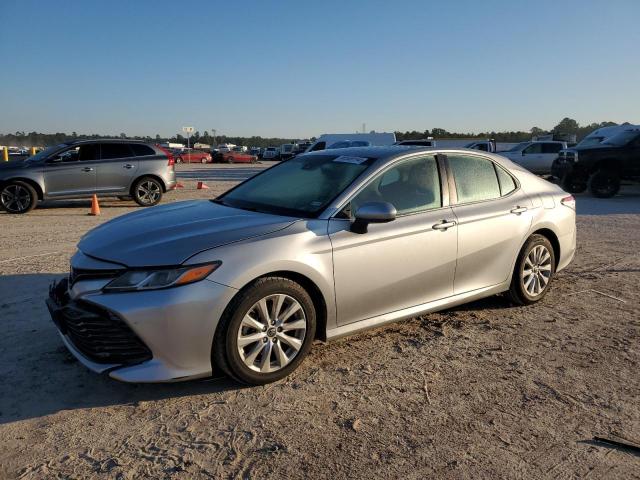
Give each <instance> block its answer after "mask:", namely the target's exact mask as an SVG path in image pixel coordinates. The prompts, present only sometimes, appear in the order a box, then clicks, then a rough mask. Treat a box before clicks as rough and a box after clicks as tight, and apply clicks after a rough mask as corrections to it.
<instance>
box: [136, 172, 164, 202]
mask: <svg viewBox="0 0 640 480" xmlns="http://www.w3.org/2000/svg"><path fill="white" fill-rule="evenodd" d="M145 191H148V192H149V194H145ZM162 191H163V188H162V184H161V183H160V181H158V180H156V179H155V178H153V177H142V178H140V179H139V180H138V181H137V182H136V183H135V184H134V185H133V188H132V189H131V196H132V197H133V200H134V201H135V202H136V203H137V204H138V205H140V206H141V207H153V206H154V205H157V204H158V203H160V200H162V193H163V192H162Z"/></svg>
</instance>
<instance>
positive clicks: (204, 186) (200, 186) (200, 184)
mask: <svg viewBox="0 0 640 480" xmlns="http://www.w3.org/2000/svg"><path fill="white" fill-rule="evenodd" d="M196 188H197V189H198V190H207V189H208V188H209V187H208V186H207V184H206V183H204V182H198V185H197V187H196Z"/></svg>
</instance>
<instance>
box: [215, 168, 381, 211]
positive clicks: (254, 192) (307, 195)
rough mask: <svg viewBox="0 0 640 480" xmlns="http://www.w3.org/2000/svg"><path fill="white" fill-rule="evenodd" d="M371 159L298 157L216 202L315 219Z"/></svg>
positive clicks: (266, 171)
mask: <svg viewBox="0 0 640 480" xmlns="http://www.w3.org/2000/svg"><path fill="white" fill-rule="evenodd" d="M373 161H374V159H370V158H361V157H351V156H345V155H340V156H337V155H300V156H297V157H294V158H293V159H292V160H288V161H286V162H284V163H280V164H278V165H276V166H275V167H272V168H270V169H268V170H265V171H264V172H263V173H261V174H259V175H256V176H255V177H253V178H250V179H249V180H247V181H245V182H244V183H241V184H240V185H238V186H237V187H236V188H234V189H233V190H230V191H229V192H227V193H226V194H224V195H222V196H220V197H218V198H217V199H216V200H215V202H216V203H221V204H223V205H227V206H229V207H234V208H240V209H244V210H252V211H257V212H263V213H271V214H275V215H290V216H296V217H304V218H314V217H316V216H317V215H318V214H319V213H320V212H321V211H322V210H324V209H325V208H326V207H327V205H328V204H329V203H331V201H333V200H334V199H335V198H336V197H337V196H338V195H339V194H340V193H342V191H344V190H345V189H346V188H347V187H348V186H349V185H351V183H352V182H353V181H354V180H355V179H356V178H357V177H358V176H359V175H361V174H362V173H363V172H364V171H365V170H366V169H367V168H368V167H369V165H371V163H372V162H373Z"/></svg>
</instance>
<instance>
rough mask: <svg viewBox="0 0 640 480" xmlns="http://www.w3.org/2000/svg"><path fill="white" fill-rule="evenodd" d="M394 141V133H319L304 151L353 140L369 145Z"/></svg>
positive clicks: (325, 147) (329, 146)
mask: <svg viewBox="0 0 640 480" xmlns="http://www.w3.org/2000/svg"><path fill="white" fill-rule="evenodd" d="M395 141H396V134H395V133H386V132H383V133H376V132H371V133H325V134H323V135H320V136H319V137H318V139H317V140H316V141H315V142H313V143H312V144H311V146H310V147H309V148H307V149H306V150H305V151H306V152H315V151H316V150H325V149H327V148H331V147H332V145H335V144H341V143H342V142H349V143H350V144H353V143H355V142H369V145H371V146H385V145H393V144H394V143H395ZM363 145H364V143H363ZM334 148H335V147H334Z"/></svg>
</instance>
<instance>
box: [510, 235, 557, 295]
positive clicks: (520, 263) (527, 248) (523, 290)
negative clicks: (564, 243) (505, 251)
mask: <svg viewBox="0 0 640 480" xmlns="http://www.w3.org/2000/svg"><path fill="white" fill-rule="evenodd" d="M538 246H541V247H543V248H544V249H545V251H546V252H547V253H548V255H549V277H548V279H547V283H546V284H544V287H543V288H542V290H541V291H540V292H539V293H535V294H531V293H530V291H528V288H530V287H531V284H530V283H529V284H527V283H526V282H525V279H527V278H528V277H526V274H525V268H526V267H528V266H529V264H528V263H527V257H529V255H530V254H531V253H532V252H533V251H534V249H535V248H537V247H538ZM544 263H545V265H544V269H545V270H544V271H546V267H547V265H546V261H545V262H544ZM527 270H529V269H527ZM537 271H540V272H543V269H542V268H540V267H539V270H536V272H537ZM555 272H556V257H555V252H554V251H553V246H552V245H551V242H550V241H549V239H548V238H547V237H545V236H544V235H539V234H534V235H531V237H529V239H528V240H527V241H526V242H525V244H524V246H523V247H522V250H520V254H519V255H518V259H517V260H516V265H515V267H514V269H513V277H512V278H511V286H510V287H509V297H510V298H511V300H512V301H513V303H515V304H516V305H531V304H533V303H536V302H539V301H540V300H542V299H543V298H544V296H545V295H546V294H547V292H548V291H549V286H550V285H551V281H552V280H553V276H554V275H555ZM535 281H536V280H535V279H534V282H535ZM527 285H528V286H529V287H528V286H527ZM534 288H535V287H534Z"/></svg>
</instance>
